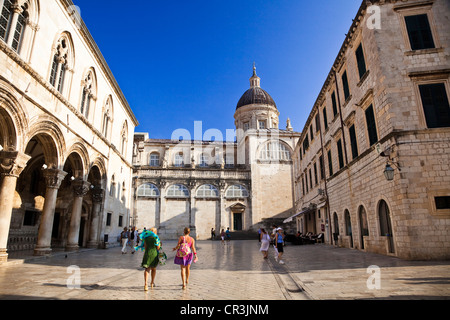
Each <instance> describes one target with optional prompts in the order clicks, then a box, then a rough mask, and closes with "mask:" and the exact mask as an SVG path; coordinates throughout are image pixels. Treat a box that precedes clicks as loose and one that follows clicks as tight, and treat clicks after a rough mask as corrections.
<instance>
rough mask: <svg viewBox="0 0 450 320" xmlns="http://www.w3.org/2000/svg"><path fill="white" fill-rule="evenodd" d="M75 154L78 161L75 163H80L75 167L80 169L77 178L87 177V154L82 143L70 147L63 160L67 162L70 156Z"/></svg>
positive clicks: (88, 162)
mask: <svg viewBox="0 0 450 320" xmlns="http://www.w3.org/2000/svg"><path fill="white" fill-rule="evenodd" d="M73 153H76V154H77V155H79V159H78V160H76V161H80V163H78V164H76V166H77V167H78V168H80V169H78V170H80V172H79V173H78V174H77V176H78V177H79V178H84V177H87V175H88V173H89V172H88V171H89V164H90V161H89V153H88V151H87V149H86V147H85V146H84V144H83V143H81V142H76V143H74V144H73V145H72V147H71V148H70V149H69V150H68V151H67V153H66V156H65V159H66V161H67V159H68V158H69V157H70V155H71V154H73Z"/></svg>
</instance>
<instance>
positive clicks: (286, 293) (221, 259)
mask: <svg viewBox="0 0 450 320" xmlns="http://www.w3.org/2000/svg"><path fill="white" fill-rule="evenodd" d="M174 246H175V242H174V241H167V242H163V248H164V251H165V252H166V253H167V255H168V261H167V264H166V265H165V266H159V267H158V271H157V276H156V281H155V282H156V287H155V288H153V289H149V291H148V292H145V291H144V290H143V269H142V268H140V262H141V259H142V256H143V253H142V252H139V253H135V254H133V255H132V254H130V253H128V254H126V255H122V254H121V252H120V248H119V247H115V248H110V249H107V250H86V251H82V252H79V253H69V254H67V257H66V254H65V253H55V254H54V255H53V256H52V257H47V258H34V259H32V258H30V259H28V258H25V257H24V259H19V257H14V256H13V257H12V258H11V259H10V260H9V262H8V263H6V264H3V265H1V266H0V299H1V300H10V299H14V300H30V299H33V300H34V299H39V300H40V299H58V300H71V299H75V300H245V301H249V300H329V299H338V300H354V299H449V298H450V261H433V262H429V261H404V260H400V259H398V258H394V257H388V256H383V255H377V254H371V253H365V252H360V251H357V250H351V249H345V248H336V247H332V246H328V245H321V244H317V245H305V246H292V245H288V246H286V247H285V256H284V258H283V260H284V261H285V264H284V265H280V264H278V263H276V262H275V261H274V258H273V249H272V248H271V249H270V257H269V260H263V259H262V255H261V253H260V252H259V243H258V242H257V241H252V240H248V241H231V242H230V243H228V244H226V245H223V244H222V243H221V242H220V241H199V242H198V244H197V247H198V254H199V262H198V263H196V264H194V265H193V266H192V271H191V278H190V283H189V286H188V288H187V290H182V288H181V278H180V269H179V267H178V266H176V265H174V264H173V257H174V252H172V251H171V248H172V247H174ZM370 266H377V267H379V269H376V268H375V269H373V268H372V269H371V270H375V271H374V273H372V272H371V273H368V269H367V268H368V267H370ZM77 271H78V272H79V275H80V277H79V279H80V282H79V285H80V286H79V288H78V289H77V288H73V286H76V285H77V282H76V281H74V279H77V278H76V275H77ZM369 277H372V278H371V279H372V280H373V281H372V280H370V284H371V287H372V288H371V289H370V288H368V284H367V283H368V280H369ZM68 285H69V286H68Z"/></svg>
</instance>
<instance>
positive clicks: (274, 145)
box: [259, 141, 291, 160]
mask: <svg viewBox="0 0 450 320" xmlns="http://www.w3.org/2000/svg"><path fill="white" fill-rule="evenodd" d="M259 159H260V160H291V152H290V151H289V148H288V147H287V146H286V145H285V144H284V143H281V142H279V141H270V142H268V143H266V144H265V145H264V146H263V148H262V149H261V151H260V153H259Z"/></svg>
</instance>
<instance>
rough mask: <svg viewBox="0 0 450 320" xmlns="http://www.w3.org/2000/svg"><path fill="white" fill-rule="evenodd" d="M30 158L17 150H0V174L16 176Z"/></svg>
mask: <svg viewBox="0 0 450 320" xmlns="http://www.w3.org/2000/svg"><path fill="white" fill-rule="evenodd" d="M30 158H31V157H30V156H28V155H26V154H24V153H20V152H19V151H0V175H2V176H13V177H16V178H18V177H19V175H20V174H21V173H22V171H23V170H24V169H25V167H26V166H27V162H28V160H30Z"/></svg>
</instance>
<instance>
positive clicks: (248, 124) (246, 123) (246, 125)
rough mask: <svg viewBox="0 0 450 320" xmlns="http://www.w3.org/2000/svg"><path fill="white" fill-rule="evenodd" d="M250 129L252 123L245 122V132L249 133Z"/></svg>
mask: <svg viewBox="0 0 450 320" xmlns="http://www.w3.org/2000/svg"><path fill="white" fill-rule="evenodd" d="M248 128H250V123H249V122H244V131H247V130H248Z"/></svg>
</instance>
